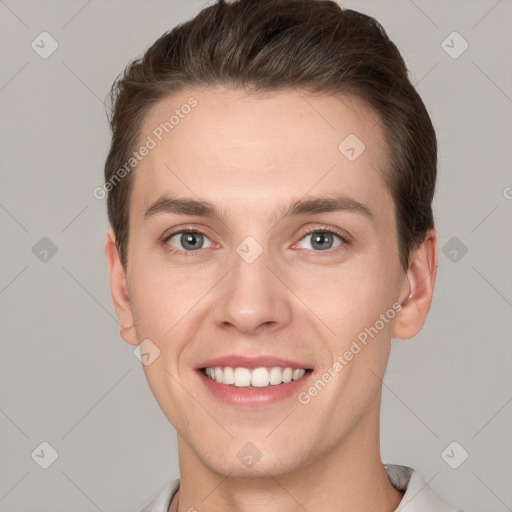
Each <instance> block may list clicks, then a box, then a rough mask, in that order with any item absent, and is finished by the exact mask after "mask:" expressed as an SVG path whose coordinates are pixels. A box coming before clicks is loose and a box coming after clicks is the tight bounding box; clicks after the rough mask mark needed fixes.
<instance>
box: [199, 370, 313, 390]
mask: <svg viewBox="0 0 512 512" xmlns="http://www.w3.org/2000/svg"><path fill="white" fill-rule="evenodd" d="M204 373H205V374H206V376H207V377H209V378H210V379H212V380H214V381H215V382H219V383H220V384H226V385H228V386H231V385H234V386H236V387H253V388H266V387H268V386H277V385H278V384H282V383H285V384H286V383H288V382H291V381H292V380H298V379H301V378H302V377H304V375H305V374H306V370H304V369H303V368H295V369H293V368H290V367H286V368H280V367H279V366H274V367H273V368H264V367H261V368H254V369H253V370H249V369H248V368H241V367H238V368H231V367H229V366H226V367H224V368H222V367H219V366H216V367H215V368H206V369H205V372H204Z"/></svg>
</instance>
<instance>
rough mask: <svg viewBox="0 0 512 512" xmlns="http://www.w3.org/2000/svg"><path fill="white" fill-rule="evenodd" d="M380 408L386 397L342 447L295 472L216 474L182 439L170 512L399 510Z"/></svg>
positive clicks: (337, 446)
mask: <svg viewBox="0 0 512 512" xmlns="http://www.w3.org/2000/svg"><path fill="white" fill-rule="evenodd" d="M379 409H380V397H379V400H378V401H377V403H376V404H374V407H372V408H370V409H369V410H367V413H368V414H366V415H365V417H363V418H362V419H361V420H360V421H359V422H358V424H357V425H356V426H354V428H352V430H351V432H350V433H349V434H348V435H347V436H346V437H345V438H343V440H342V441H340V442H339V444H338V445H336V446H333V447H330V449H329V450H327V451H326V453H318V454H314V455H312V456H311V457H309V458H308V459H307V461H305V463H304V464H303V465H302V466H301V467H300V468H297V469H296V470H294V471H293V472H289V473H284V474H271V473H269V472H267V473H266V475H267V476H264V477H261V478H234V477H230V476H229V474H227V475H223V474H219V473H217V472H215V471H213V470H212V469H211V468H209V467H207V466H206V465H204V464H203V463H202V461H200V460H199V459H198V457H197V455H196V454H195V453H194V452H193V450H192V449H191V448H190V446H188V445H187V443H186V442H185V440H184V439H183V438H182V437H181V436H178V448H179V454H180V475H181V477H180V489H179V491H178V495H177V496H176V497H175V499H174V500H173V503H172V505H171V507H170V509H169V510H170V512H186V511H189V510H203V509H205V510H206V509H207V510H208V511H209V512H221V511H222V512H224V511H225V510H232V511H234V512H294V511H296V510H298V509H302V510H307V511H308V512H320V511H322V512H324V511H325V510H333V509H336V510H337V511H339V512H349V511H353V510H358V511H359V512H370V511H371V512H393V511H395V510H396V508H397V507H398V505H399V503H400V501H401V499H402V496H403V493H402V492H400V491H398V490H397V489H395V488H394V487H393V486H392V484H391V483H390V481H389V479H388V477H387V474H386V471H385V469H384V467H383V465H382V462H381V459H380V448H379V430H378V421H379ZM312 491H313V492H312Z"/></svg>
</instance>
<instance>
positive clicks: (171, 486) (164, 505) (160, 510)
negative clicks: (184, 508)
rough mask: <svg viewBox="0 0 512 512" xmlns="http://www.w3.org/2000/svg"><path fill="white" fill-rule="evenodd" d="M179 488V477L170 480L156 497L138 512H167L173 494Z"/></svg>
mask: <svg viewBox="0 0 512 512" xmlns="http://www.w3.org/2000/svg"><path fill="white" fill-rule="evenodd" d="M179 488H180V479H179V478H176V480H171V481H170V482H169V483H168V484H167V485H166V486H165V487H164V488H163V489H162V490H161V491H160V492H159V494H158V495H157V496H156V498H155V499H154V500H153V501H152V502H151V503H149V504H148V505H146V506H145V507H144V508H143V509H142V510H141V511H140V512H168V510H169V505H170V504H171V501H172V499H173V498H174V495H175V494H176V493H177V492H178V489H179Z"/></svg>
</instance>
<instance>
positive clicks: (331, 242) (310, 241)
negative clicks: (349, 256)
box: [299, 229, 347, 251]
mask: <svg viewBox="0 0 512 512" xmlns="http://www.w3.org/2000/svg"><path fill="white" fill-rule="evenodd" d="M302 241H306V246H305V247H303V249H314V250H315V251H326V250H329V249H333V248H335V247H338V246H339V245H341V244H342V243H347V241H346V240H345V238H344V237H343V236H341V235H340V234H339V233H336V232H335V231H332V230H327V229H322V230H316V231H310V232H309V233H306V234H305V235H304V236H303V237H302V238H301V242H302ZM299 243H300V242H299Z"/></svg>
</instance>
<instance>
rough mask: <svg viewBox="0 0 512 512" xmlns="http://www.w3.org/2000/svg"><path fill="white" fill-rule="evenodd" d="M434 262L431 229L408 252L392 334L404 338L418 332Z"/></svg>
mask: <svg viewBox="0 0 512 512" xmlns="http://www.w3.org/2000/svg"><path fill="white" fill-rule="evenodd" d="M437 266H438V257H437V233H436V231H435V230H434V229H431V230H429V231H428V232H427V235H426V237H425V240H424V241H423V242H422V243H421V245H420V246H419V247H418V248H417V249H416V250H415V251H414V252H413V253H412V254H411V263H410V264H409V268H408V269H407V273H406V275H405V276H404V286H403V287H402V294H401V296H400V298H401V303H402V309H401V310H400V311H399V312H398V314H397V315H396V317H395V318H396V320H395V325H394V330H393V337H395V338H400V339H403V340H405V339H408V338H412V337H413V336H416V334H418V333H419V332H420V330H421V328H422V327H423V324H424V323H425V319H426V318H427V314H428V312H429V310H430V305H431V303H432V296H433V294H434V284H435V281H436V275H437Z"/></svg>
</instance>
